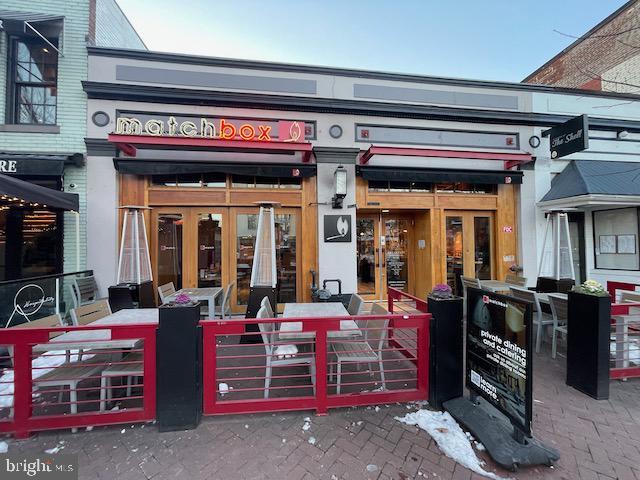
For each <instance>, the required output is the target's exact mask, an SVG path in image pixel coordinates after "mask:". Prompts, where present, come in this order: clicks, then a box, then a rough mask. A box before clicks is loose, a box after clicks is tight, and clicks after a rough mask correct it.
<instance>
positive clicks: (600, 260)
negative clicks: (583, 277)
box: [593, 208, 640, 270]
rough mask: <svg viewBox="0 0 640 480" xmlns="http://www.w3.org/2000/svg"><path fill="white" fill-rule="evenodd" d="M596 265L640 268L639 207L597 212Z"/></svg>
mask: <svg viewBox="0 0 640 480" xmlns="http://www.w3.org/2000/svg"><path fill="white" fill-rule="evenodd" d="M593 231H594V243H595V256H596V262H595V263H596V268H604V269H611V270H639V269H640V262H639V258H640V256H639V254H638V209H637V208H620V209H616V210H601V211H596V212H593Z"/></svg>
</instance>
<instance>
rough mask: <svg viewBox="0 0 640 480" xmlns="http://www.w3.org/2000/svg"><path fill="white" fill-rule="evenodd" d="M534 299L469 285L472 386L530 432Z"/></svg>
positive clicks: (468, 380)
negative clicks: (497, 292) (528, 299)
mask: <svg viewBox="0 0 640 480" xmlns="http://www.w3.org/2000/svg"><path fill="white" fill-rule="evenodd" d="M531 325H532V323H531V304H530V303H529V302H526V301H523V300H519V299H516V298H513V297H509V296H506V295H499V294H496V293H492V292H488V291H485V290H479V289H476V288H469V289H467V371H466V383H467V387H468V388H469V389H470V390H472V391H474V392H475V393H477V394H479V395H480V396H482V397H483V398H484V399H485V400H487V401H488V402H489V403H490V404H491V405H493V406H494V407H495V408H497V409H498V410H499V411H501V412H502V413H503V414H504V415H506V416H507V417H508V418H509V419H510V420H511V422H512V423H513V424H514V425H515V426H516V427H518V428H519V429H521V430H522V431H523V432H524V433H525V434H526V435H531V415H532V411H531V410H532V382H531V380H532V370H531V361H532V353H531Z"/></svg>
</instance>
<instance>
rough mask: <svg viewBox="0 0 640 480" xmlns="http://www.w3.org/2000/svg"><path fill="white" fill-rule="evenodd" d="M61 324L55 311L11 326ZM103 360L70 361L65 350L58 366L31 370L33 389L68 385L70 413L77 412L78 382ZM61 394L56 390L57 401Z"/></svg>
mask: <svg viewBox="0 0 640 480" xmlns="http://www.w3.org/2000/svg"><path fill="white" fill-rule="evenodd" d="M62 325H63V322H62V318H61V317H60V315H59V314H57V313H56V314H55V315H50V316H48V317H44V318H40V319H38V320H33V321H31V322H27V323H23V324H20V325H16V326H15V327H11V328H47V327H59V326H62ZM62 333H64V332H52V333H51V334H50V337H51V338H54V337H57V336H59V335H61V334H62ZM8 350H9V358H10V359H11V360H10V361H11V363H12V364H13V348H12V347H9V348H8ZM44 356H46V353H45V354H43V355H40V356H39V358H43V357H44ZM36 358H38V357H36ZM36 358H34V361H35V360H36ZM78 359H80V357H78ZM104 361H105V358H104V357H102V356H98V355H96V356H93V357H92V358H90V359H87V360H84V361H80V360H78V361H77V362H72V361H70V356H69V352H67V357H66V359H65V361H64V362H63V363H61V364H60V365H58V366H54V367H52V368H51V369H50V370H49V371H47V372H45V373H44V374H42V375H39V376H38V372H39V371H40V370H37V369H36V370H33V372H32V378H33V380H32V384H33V389H34V390H36V389H38V388H42V387H54V386H60V387H62V388H64V387H68V388H69V410H70V412H71V414H76V413H78V403H77V402H78V384H79V383H80V382H82V381H84V380H86V379H88V378H89V377H91V376H93V375H94V374H95V373H96V372H99V371H100V370H101V369H102V368H103V367H104ZM62 394H63V391H62V390H60V391H59V392H58V403H61V402H62ZM12 412H13V407H12V408H11V413H12ZM72 431H73V432H74V433H75V432H76V431H77V428H73V429H72Z"/></svg>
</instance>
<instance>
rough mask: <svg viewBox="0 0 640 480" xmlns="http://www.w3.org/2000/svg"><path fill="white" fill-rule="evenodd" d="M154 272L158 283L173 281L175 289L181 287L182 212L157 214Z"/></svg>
mask: <svg viewBox="0 0 640 480" xmlns="http://www.w3.org/2000/svg"><path fill="white" fill-rule="evenodd" d="M156 218H157V221H156V225H157V228H156V229H157V242H156V245H157V247H156V265H157V267H156V272H157V278H158V285H164V284H166V283H169V282H173V285H174V286H175V288H176V290H179V289H181V288H182V280H183V279H182V235H183V227H184V216H183V214H182V213H158V214H157V217H156Z"/></svg>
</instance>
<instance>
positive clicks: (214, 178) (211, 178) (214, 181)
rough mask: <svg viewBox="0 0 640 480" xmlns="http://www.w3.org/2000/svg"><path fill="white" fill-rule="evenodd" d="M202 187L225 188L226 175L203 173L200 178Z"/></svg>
mask: <svg viewBox="0 0 640 480" xmlns="http://www.w3.org/2000/svg"><path fill="white" fill-rule="evenodd" d="M202 182H203V185H202V186H203V187H211V188H213V187H219V188H224V187H226V186H227V175H226V174H225V173H205V174H204V175H203V176H202Z"/></svg>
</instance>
